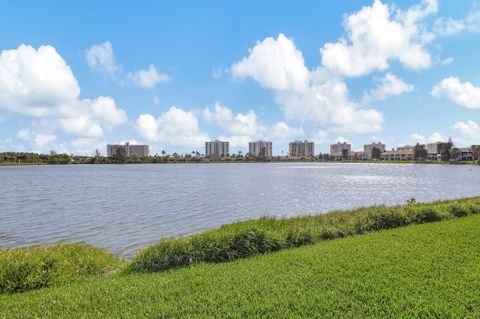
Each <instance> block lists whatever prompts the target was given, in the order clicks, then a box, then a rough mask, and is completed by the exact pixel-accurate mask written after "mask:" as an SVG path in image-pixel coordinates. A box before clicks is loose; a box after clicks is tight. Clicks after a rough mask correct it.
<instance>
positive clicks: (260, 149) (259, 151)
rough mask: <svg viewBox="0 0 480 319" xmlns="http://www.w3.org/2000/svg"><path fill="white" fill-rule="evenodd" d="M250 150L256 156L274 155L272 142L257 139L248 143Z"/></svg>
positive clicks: (268, 156)
mask: <svg viewBox="0 0 480 319" xmlns="http://www.w3.org/2000/svg"><path fill="white" fill-rule="evenodd" d="M248 152H249V153H250V154H252V155H253V156H255V157H263V156H265V157H267V158H270V157H272V142H266V141H262V140H260V141H256V142H250V143H248Z"/></svg>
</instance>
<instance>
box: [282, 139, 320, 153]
mask: <svg viewBox="0 0 480 319" xmlns="http://www.w3.org/2000/svg"><path fill="white" fill-rule="evenodd" d="M288 154H289V155H290V156H291V157H304V156H305V157H309V156H314V154H315V145H314V143H313V142H309V141H306V140H305V141H293V142H290V143H289V144H288Z"/></svg>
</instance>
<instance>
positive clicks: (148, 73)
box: [127, 64, 171, 89]
mask: <svg viewBox="0 0 480 319" xmlns="http://www.w3.org/2000/svg"><path fill="white" fill-rule="evenodd" d="M127 79H128V80H130V81H132V82H133V83H134V84H135V85H137V86H141V87H144V88H148V89H151V88H154V87H155V86H156V85H157V84H158V83H161V82H168V81H170V80H171V78H170V76H168V75H167V74H165V73H158V71H157V68H156V67H155V66H154V65H152V64H151V65H150V66H149V67H148V69H146V70H138V71H135V72H132V73H129V74H127Z"/></svg>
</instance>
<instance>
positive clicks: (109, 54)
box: [86, 41, 120, 77]
mask: <svg viewBox="0 0 480 319" xmlns="http://www.w3.org/2000/svg"><path fill="white" fill-rule="evenodd" d="M86 58H87V63H88V66H89V67H91V68H92V69H97V70H99V71H101V72H104V73H106V74H108V75H110V76H112V77H114V76H115V73H116V72H117V71H118V70H119V69H120V67H119V66H118V65H117V63H116V62H115V56H114V53H113V48H112V44H111V43H110V42H109V41H106V42H104V43H102V44H95V45H92V46H91V47H90V48H89V49H88V50H87V54H86Z"/></svg>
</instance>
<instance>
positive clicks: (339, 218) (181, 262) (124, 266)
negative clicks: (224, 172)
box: [0, 197, 480, 293]
mask: <svg viewBox="0 0 480 319" xmlns="http://www.w3.org/2000/svg"><path fill="white" fill-rule="evenodd" d="M474 214H480V197H476V198H468V199H461V200H455V201H444V202H435V203H429V204H410V205H401V206H393V207H387V206H374V207H367V208H360V209H356V210H352V211H338V212H330V213H327V214H322V215H314V216H304V217H297V218H287V219H274V218H261V219H257V220H250V221H245V222H239V223H234V224H229V225H225V226H222V227H221V228H219V229H215V230H211V231H207V232H204V233H200V234H196V235H192V236H189V237H181V238H163V239H160V240H159V241H158V242H157V243H156V244H154V245H150V246H146V247H144V248H143V249H142V250H140V251H139V252H138V253H137V254H136V255H135V256H134V258H133V259H132V260H129V261H119V260H118V259H116V258H115V257H113V256H112V255H110V254H108V253H107V252H105V251H104V250H102V249H98V248H93V247H91V246H88V245H86V244H58V245H46V246H34V247H30V248H20V249H0V293H15V292H22V291H26V290H32V289H37V288H44V287H49V286H52V285H59V284H65V283H68V282H71V281H75V280H79V279H78V278H79V277H81V280H85V277H87V276H99V275H102V276H103V275H108V274H111V273H113V272H121V273H122V274H131V273H138V272H144V273H147V272H162V271H167V270H170V269H174V268H182V267H187V266H191V265H195V264H199V263H223V262H228V261H234V260H237V259H242V258H246V257H250V256H253V255H258V254H263V253H269V252H275V251H279V250H283V249H288V248H293V247H300V246H305V245H312V244H316V243H319V242H322V241H326V240H331V239H336V238H344V237H349V236H353V235H361V234H366V233H370V232H375V231H379V230H384V229H390V228H397V227H401V226H407V225H411V224H422V223H429V222H435V221H441V220H448V219H453V218H457V217H464V216H468V215H474Z"/></svg>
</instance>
